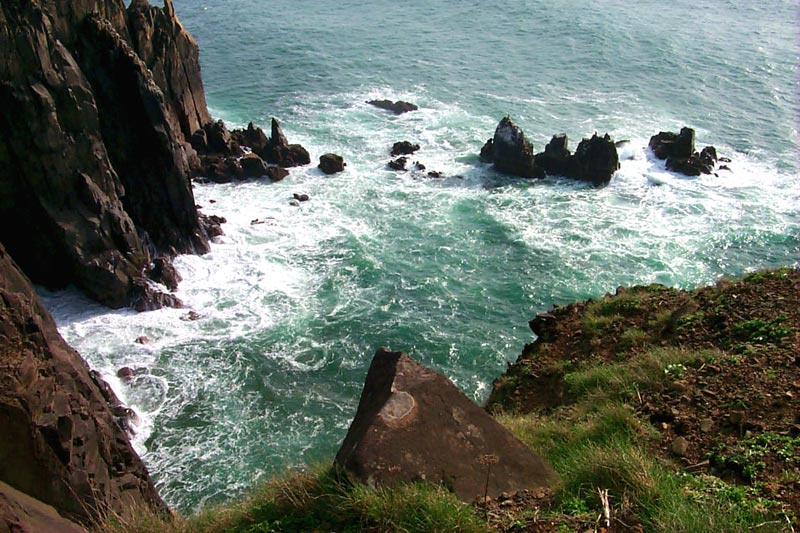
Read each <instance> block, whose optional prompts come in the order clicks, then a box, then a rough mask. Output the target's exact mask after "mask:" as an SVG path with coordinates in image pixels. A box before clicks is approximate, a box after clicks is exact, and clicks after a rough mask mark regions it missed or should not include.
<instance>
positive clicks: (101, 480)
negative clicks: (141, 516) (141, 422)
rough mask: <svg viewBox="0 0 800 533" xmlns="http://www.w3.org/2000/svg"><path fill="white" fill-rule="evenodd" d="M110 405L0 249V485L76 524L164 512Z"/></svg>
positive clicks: (109, 398) (109, 397) (99, 384)
mask: <svg viewBox="0 0 800 533" xmlns="http://www.w3.org/2000/svg"><path fill="white" fill-rule="evenodd" d="M113 401H114V397H113V393H111V392H110V391H109V390H108V389H107V385H105V384H104V382H102V381H100V380H98V379H97V378H96V377H94V376H93V375H92V373H91V372H90V371H89V368H88V367H87V365H86V363H85V362H84V361H83V360H82V359H81V357H80V356H79V355H78V353H77V352H75V350H73V349H72V348H70V347H69V346H68V345H67V343H66V342H65V341H64V340H63V339H62V338H61V336H60V335H59V334H58V331H57V330H56V326H55V323H54V322H53V320H52V318H51V317H50V315H49V313H48V312H47V310H46V309H45V308H44V306H43V305H42V303H41V302H40V301H39V298H38V296H37V295H36V293H35V291H34V290H33V287H32V286H31V285H30V282H29V281H28V279H27V278H26V277H25V275H24V274H22V273H21V272H20V271H19V269H18V268H17V266H16V264H15V263H14V262H13V260H12V259H11V258H10V257H9V255H8V254H7V253H6V251H5V250H4V249H3V247H2V246H0V433H1V434H2V435H3V438H2V439H0V481H2V482H4V483H7V484H8V485H11V486H12V487H14V488H15V489H17V490H20V491H22V492H24V493H26V494H28V495H29V496H31V497H33V498H36V499H37V500H40V501H41V502H44V503H45V504H48V505H51V506H52V507H54V508H55V509H56V510H57V511H58V512H59V513H60V514H61V515H63V516H65V517H67V518H70V519H75V520H78V521H81V522H84V523H87V522H89V521H91V520H92V519H93V518H97V517H98V516H101V513H102V512H104V511H113V512H116V513H120V514H122V515H124V514H125V513H126V512H128V511H129V509H130V508H131V506H132V505H135V504H136V505H146V506H150V507H152V508H153V509H154V510H156V511H166V506H165V505H164V503H163V502H162V500H161V499H160V497H159V496H158V494H157V492H156V490H155V487H154V486H153V483H152V481H151V479H150V476H149V474H148V473H147V470H146V469H145V467H144V465H143V464H142V463H141V461H140V460H139V458H138V456H137V455H136V453H135V452H134V450H133V448H132V447H131V445H130V442H129V441H128V437H127V435H126V433H125V431H124V430H123V429H122V428H121V426H120V424H119V423H118V422H117V420H116V419H115V417H114V413H113V412H112V405H111V403H112V402H113Z"/></svg>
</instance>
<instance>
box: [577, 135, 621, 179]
mask: <svg viewBox="0 0 800 533" xmlns="http://www.w3.org/2000/svg"><path fill="white" fill-rule="evenodd" d="M617 170H619V155H618V154H617V147H616V145H615V144H614V141H612V140H611V137H610V136H609V135H608V134H607V133H606V134H605V135H604V136H603V137H600V136H599V135H597V134H596V133H595V134H594V135H592V138H591V139H583V140H582V141H581V142H580V144H578V148H577V149H576V150H575V153H574V154H573V155H572V157H570V158H569V162H568V164H567V176H569V177H570V178H574V179H578V180H581V181H588V182H590V183H592V184H593V185H605V184H607V183H608V182H609V181H611V178H612V177H613V176H614V173H615V172H616V171H617Z"/></svg>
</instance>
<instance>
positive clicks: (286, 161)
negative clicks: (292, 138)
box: [262, 118, 311, 168]
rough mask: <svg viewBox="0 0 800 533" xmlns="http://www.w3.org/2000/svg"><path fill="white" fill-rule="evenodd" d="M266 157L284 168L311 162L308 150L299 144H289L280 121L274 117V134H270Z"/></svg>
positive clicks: (268, 160) (270, 161)
mask: <svg viewBox="0 0 800 533" xmlns="http://www.w3.org/2000/svg"><path fill="white" fill-rule="evenodd" d="M262 157H264V159H265V160H266V161H267V162H269V163H273V164H275V165H278V166H280V167H283V168H289V167H298V166H301V165H308V164H309V163H311V156H310V155H309V154H308V150H306V149H305V148H303V147H302V146H300V145H299V144H289V141H288V140H286V135H284V134H283V130H282V129H281V125H280V122H278V120H277V119H275V118H273V119H272V134H271V135H270V143H269V149H268V150H267V153H266V154H264V156H262Z"/></svg>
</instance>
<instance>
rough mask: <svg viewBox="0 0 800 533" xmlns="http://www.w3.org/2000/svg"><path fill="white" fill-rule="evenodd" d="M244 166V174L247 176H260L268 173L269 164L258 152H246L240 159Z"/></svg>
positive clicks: (240, 163) (241, 164)
mask: <svg viewBox="0 0 800 533" xmlns="http://www.w3.org/2000/svg"><path fill="white" fill-rule="evenodd" d="M239 165H240V166H241V167H242V176H243V177H245V178H260V177H261V176H263V175H264V174H266V173H267V164H266V163H264V161H263V160H262V159H261V158H260V157H258V156H257V155H256V154H252V153H251V154H246V155H244V156H242V158H241V159H240V160H239Z"/></svg>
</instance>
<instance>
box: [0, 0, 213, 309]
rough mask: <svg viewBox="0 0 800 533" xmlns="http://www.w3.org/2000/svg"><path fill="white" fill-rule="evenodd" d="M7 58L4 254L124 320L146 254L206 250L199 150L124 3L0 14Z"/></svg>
mask: <svg viewBox="0 0 800 533" xmlns="http://www.w3.org/2000/svg"><path fill="white" fill-rule="evenodd" d="M138 4H141V3H140V2H139V3H137V5H138ZM167 4H168V6H166V7H165V8H164V9H165V11H169V14H168V16H167V18H170V19H171V20H172V19H174V13H173V12H172V11H171V4H170V3H169V2H167ZM152 9H154V10H160V9H161V8H152ZM154 13H155V12H154ZM165 16H166V15H165ZM174 20H175V21H176V20H177V19H174ZM159 53H171V54H174V53H175V51H174V50H173V51H169V50H161V49H159V50H155V49H154V54H156V55H157V54H159ZM0 57H3V58H4V60H3V61H2V62H0V108H2V109H3V112H2V113H0V198H2V200H0V241H2V242H3V243H4V244H5V245H6V247H7V249H8V251H9V253H10V254H12V256H14V257H15V258H16V259H17V260H18V262H19V264H20V265H21V266H22V268H23V269H24V270H25V272H27V273H28V274H29V275H30V276H31V278H32V279H34V280H35V281H36V282H38V283H41V284H43V285H46V286H48V287H51V288H59V287H63V286H65V285H67V284H69V283H74V284H75V285H77V286H78V287H79V288H81V289H82V290H83V291H84V292H86V294H87V295H89V296H90V297H92V298H94V299H96V300H98V301H100V302H102V303H105V304H107V305H110V306H112V307H121V306H124V305H128V304H130V303H131V299H132V297H133V288H134V282H135V280H137V279H140V277H141V275H142V272H143V270H144V268H145V266H146V265H147V264H148V263H149V255H150V253H151V251H153V250H155V251H158V252H160V253H167V254H172V253H175V252H203V251H205V250H206V249H207V242H206V238H205V235H204V234H203V233H202V231H201V229H200V227H199V224H198V221H197V214H196V211H195V209H194V200H193V198H192V193H191V189H190V188H189V185H188V183H187V181H186V176H187V169H188V158H189V154H188V152H187V149H189V150H191V148H189V147H188V145H187V144H186V143H185V140H186V139H185V138H184V135H183V134H182V133H181V130H180V127H179V126H178V119H176V118H175V116H176V115H175V112H174V110H173V109H172V107H171V106H172V104H171V100H168V99H165V97H164V94H163V93H162V90H161V89H160V88H159V86H158V85H157V83H156V82H155V81H154V79H153V75H152V73H151V72H150V70H148V69H147V66H146V65H145V64H144V63H142V61H141V59H140V58H139V56H137V54H136V52H135V50H134V49H133V48H132V46H131V36H130V33H129V30H128V16H127V13H126V11H125V8H124V4H123V3H122V2H119V1H115V0H83V1H80V2H56V1H55V0H32V1H30V2H21V3H20V2H10V3H9V2H4V3H2V5H0ZM153 57H154V58H155V55H154V56H153ZM168 71H169V69H167V70H165V71H164V78H163V79H164V81H165V84H167V85H169V84H170V83H172V82H171V74H170V72H168ZM176 83H177V82H176ZM175 86H177V85H175ZM201 93H202V91H201ZM196 101H199V97H198V99H196ZM174 107H177V105H176V106H174Z"/></svg>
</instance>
